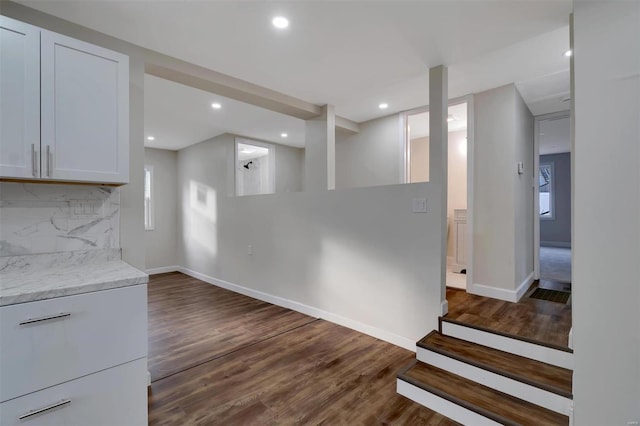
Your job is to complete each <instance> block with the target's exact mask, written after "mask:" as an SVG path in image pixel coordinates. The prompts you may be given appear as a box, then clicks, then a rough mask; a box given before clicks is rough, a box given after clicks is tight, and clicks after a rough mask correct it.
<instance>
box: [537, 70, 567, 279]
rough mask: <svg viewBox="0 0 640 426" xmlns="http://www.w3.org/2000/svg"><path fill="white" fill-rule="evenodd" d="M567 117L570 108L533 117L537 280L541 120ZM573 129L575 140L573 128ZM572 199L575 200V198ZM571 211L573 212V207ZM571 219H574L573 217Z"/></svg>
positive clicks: (538, 272) (538, 267)
mask: <svg viewBox="0 0 640 426" xmlns="http://www.w3.org/2000/svg"><path fill="white" fill-rule="evenodd" d="M572 60H573V58H572ZM572 105H573V101H572ZM565 117H571V111H570V110H566V111H560V112H553V113H551V114H544V115H538V116H536V117H534V118H533V128H534V130H533V173H534V176H533V218H534V219H533V272H534V275H533V277H534V279H536V280H538V279H540V185H539V184H538V174H539V173H540V172H539V169H540V122H541V121H545V120H549V119H552V120H553V119H559V118H565ZM572 121H573V120H572ZM571 130H572V132H571V135H572V142H573V129H571ZM572 149H573V146H572ZM571 159H572V161H573V155H572V156H571ZM571 173H572V175H571V179H572V181H573V164H571ZM571 191H572V192H571V195H572V196H573V187H572V188H571ZM571 201H572V202H573V200H571ZM571 211H572V212H573V209H572V210H571ZM571 219H572V221H573V217H572V218H571ZM572 223H573V222H572ZM572 231H573V229H572Z"/></svg>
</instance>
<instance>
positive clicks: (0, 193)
mask: <svg viewBox="0 0 640 426" xmlns="http://www.w3.org/2000/svg"><path fill="white" fill-rule="evenodd" d="M119 221H120V190H119V189H118V188H112V187H106V186H93V185H91V186H89V185H58V184H32V183H9V182H1V183H0V256H18V255H24V254H35V253H51V252H63V251H75V250H92V249H110V248H118V247H120V234H119V230H120V223H119Z"/></svg>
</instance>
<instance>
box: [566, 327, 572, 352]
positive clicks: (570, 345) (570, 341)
mask: <svg viewBox="0 0 640 426" xmlns="http://www.w3.org/2000/svg"><path fill="white" fill-rule="evenodd" d="M567 345H569V349H573V327H571V328H570V329H569V342H568V343H567Z"/></svg>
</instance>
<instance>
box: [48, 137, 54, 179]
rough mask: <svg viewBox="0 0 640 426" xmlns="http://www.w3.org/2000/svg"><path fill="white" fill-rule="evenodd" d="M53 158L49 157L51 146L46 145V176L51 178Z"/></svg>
mask: <svg viewBox="0 0 640 426" xmlns="http://www.w3.org/2000/svg"><path fill="white" fill-rule="evenodd" d="M52 159H53V157H52V156H51V145H47V176H48V177H51V173H52V172H51V169H53V161H52Z"/></svg>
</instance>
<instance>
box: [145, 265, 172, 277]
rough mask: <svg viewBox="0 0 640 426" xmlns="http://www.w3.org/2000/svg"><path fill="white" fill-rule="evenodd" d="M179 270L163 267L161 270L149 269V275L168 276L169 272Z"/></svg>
mask: <svg viewBox="0 0 640 426" xmlns="http://www.w3.org/2000/svg"><path fill="white" fill-rule="evenodd" d="M179 270H180V267H179V266H163V267H161V268H151V269H147V274H149V275H156V274H166V273H167V272H176V271H179Z"/></svg>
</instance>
